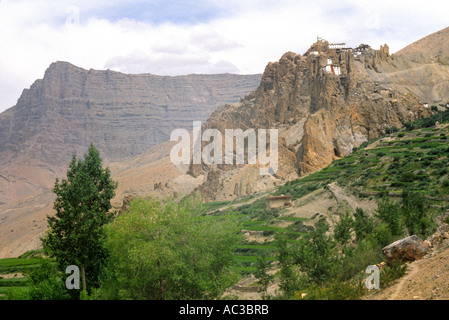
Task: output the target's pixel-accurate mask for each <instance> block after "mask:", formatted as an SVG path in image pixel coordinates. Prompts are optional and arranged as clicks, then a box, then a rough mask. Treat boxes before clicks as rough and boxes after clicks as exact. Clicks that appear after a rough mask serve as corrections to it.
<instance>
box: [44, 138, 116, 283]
mask: <svg viewBox="0 0 449 320" xmlns="http://www.w3.org/2000/svg"><path fill="white" fill-rule="evenodd" d="M116 187H117V184H116V183H115V182H114V181H112V179H111V177H110V172H109V169H104V168H103V167H102V160H101V158H100V154H99V152H98V150H97V149H95V147H94V146H93V145H91V146H90V147H89V149H88V151H87V153H86V154H85V155H84V158H83V159H76V156H75V155H74V156H73V158H72V161H71V163H70V166H69V170H68V171H67V179H62V180H61V181H59V179H56V183H55V186H54V188H53V192H54V193H55V194H56V200H55V202H54V209H55V210H56V214H55V215H54V216H48V217H47V221H48V225H49V231H48V233H47V234H46V236H45V237H44V238H42V244H43V247H44V250H45V252H46V253H47V254H48V255H49V256H50V257H52V258H54V259H55V260H56V262H57V263H58V270H60V271H61V272H64V271H65V269H66V268H67V266H69V265H76V266H78V267H79V268H80V269H81V273H82V271H83V270H85V279H86V283H87V289H88V290H89V291H90V289H91V288H92V287H97V286H98V283H99V276H100V274H101V269H102V267H103V264H104V261H105V258H106V256H107V252H106V250H105V248H104V245H103V242H104V234H103V229H102V228H103V226H104V225H105V224H106V223H108V222H109V221H111V218H112V214H110V213H109V210H110V209H111V202H110V200H111V199H112V198H113V197H114V196H115V192H114V190H115V188H116ZM83 283H84V281H83Z"/></svg>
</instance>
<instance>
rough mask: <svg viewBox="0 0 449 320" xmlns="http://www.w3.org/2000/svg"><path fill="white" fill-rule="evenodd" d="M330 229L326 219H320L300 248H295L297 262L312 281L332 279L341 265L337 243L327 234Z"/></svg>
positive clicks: (319, 281) (322, 281)
mask: <svg viewBox="0 0 449 320" xmlns="http://www.w3.org/2000/svg"><path fill="white" fill-rule="evenodd" d="M328 231H329V224H328V223H327V222H326V220H325V219H320V220H318V221H317V222H316V223H315V225H314V230H313V231H312V232H311V233H310V235H308V236H307V237H305V238H303V239H302V241H301V242H300V245H299V248H298V250H295V257H294V259H295V264H296V265H298V266H299V267H300V270H301V272H303V273H305V274H306V276H307V277H308V278H309V280H310V282H311V283H314V284H318V285H321V284H323V283H325V282H326V281H328V280H330V279H332V278H333V277H334V276H335V275H336V272H337V270H338V267H339V257H338V252H337V250H335V247H336V243H335V241H333V239H332V238H331V236H330V235H328V234H327V233H328Z"/></svg>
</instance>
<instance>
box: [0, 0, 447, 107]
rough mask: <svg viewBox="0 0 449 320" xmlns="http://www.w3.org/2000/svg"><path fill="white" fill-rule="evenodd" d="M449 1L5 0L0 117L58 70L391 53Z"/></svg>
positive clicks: (0, 18) (230, 65)
mask: <svg viewBox="0 0 449 320" xmlns="http://www.w3.org/2000/svg"><path fill="white" fill-rule="evenodd" d="M448 12H449V3H448V2H447V1H445V0H444V1H434V0H426V1H421V0H420V1H416V0H399V1H395V0H388V1H386V0H380V1H365V0H339V1H324V0H323V1H312V0H307V1H303V0H195V1H193V0H185V1H181V0H165V1H162V0H147V1H143V0H129V1H124V0H108V1H105V0H100V1H88V0H79V1H76V0H72V1H70V0H0V112H1V111H3V110H5V109H7V108H9V107H12V106H13V105H14V104H15V103H16V102H17V99H18V98H19V96H20V94H21V92H22V90H23V89H24V88H29V87H30V86H31V84H32V83H33V82H34V81H35V80H36V79H39V78H42V77H43V75H44V72H45V70H46V68H47V67H48V66H49V65H50V63H52V62H54V61H68V62H71V63H73V64H74V65H76V66H79V67H82V68H85V69H90V68H93V69H112V70H116V71H121V72H125V73H153V74H158V75H181V74H190V73H226V72H229V73H239V74H254V73H262V72H263V71H264V68H265V65H266V64H267V63H268V62H270V61H277V60H279V58H280V57H281V56H282V54H283V53H285V52H287V51H294V52H297V53H300V54H302V53H304V52H305V51H306V50H307V49H308V47H309V46H310V45H311V44H312V43H313V42H314V41H316V37H317V36H321V37H323V38H325V39H327V40H328V41H330V42H346V43H347V44H348V46H357V45H359V44H360V43H368V44H370V45H371V46H372V47H374V48H378V47H379V46H380V45H381V44H384V43H387V44H388V45H389V47H390V52H391V53H394V52H395V51H398V50H400V49H401V48H403V47H404V46H406V45H407V44H410V43H411V42H413V41H416V40H418V39H420V38H422V37H424V36H426V35H428V34H430V33H433V32H436V31H438V30H440V29H443V28H445V27H447V26H449V19H448V18H447V13H448Z"/></svg>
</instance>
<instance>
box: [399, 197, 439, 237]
mask: <svg viewBox="0 0 449 320" xmlns="http://www.w3.org/2000/svg"><path fill="white" fill-rule="evenodd" d="M401 214H402V216H403V219H404V224H405V227H406V228H407V231H408V233H409V234H410V235H413V234H416V235H420V236H428V235H429V234H430V233H431V231H432V230H433V228H434V225H435V223H434V221H433V219H432V217H431V215H430V214H429V210H428V209H427V201H426V199H425V198H424V197H423V195H422V194H420V193H418V192H416V191H409V190H407V189H404V190H403V191H402V206H401Z"/></svg>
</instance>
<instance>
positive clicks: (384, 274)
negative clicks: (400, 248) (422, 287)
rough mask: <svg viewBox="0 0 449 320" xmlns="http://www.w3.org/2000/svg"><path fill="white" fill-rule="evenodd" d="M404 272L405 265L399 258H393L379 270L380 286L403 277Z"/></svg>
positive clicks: (383, 286) (382, 286)
mask: <svg viewBox="0 0 449 320" xmlns="http://www.w3.org/2000/svg"><path fill="white" fill-rule="evenodd" d="M406 273H407V265H406V264H404V263H402V262H400V261H399V260H394V261H393V262H392V263H391V264H389V265H388V266H386V267H384V268H382V270H380V287H381V288H386V287H388V286H389V285H391V284H392V283H393V282H394V281H395V280H396V279H399V278H401V277H403V276H404V275H405V274H406Z"/></svg>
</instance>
